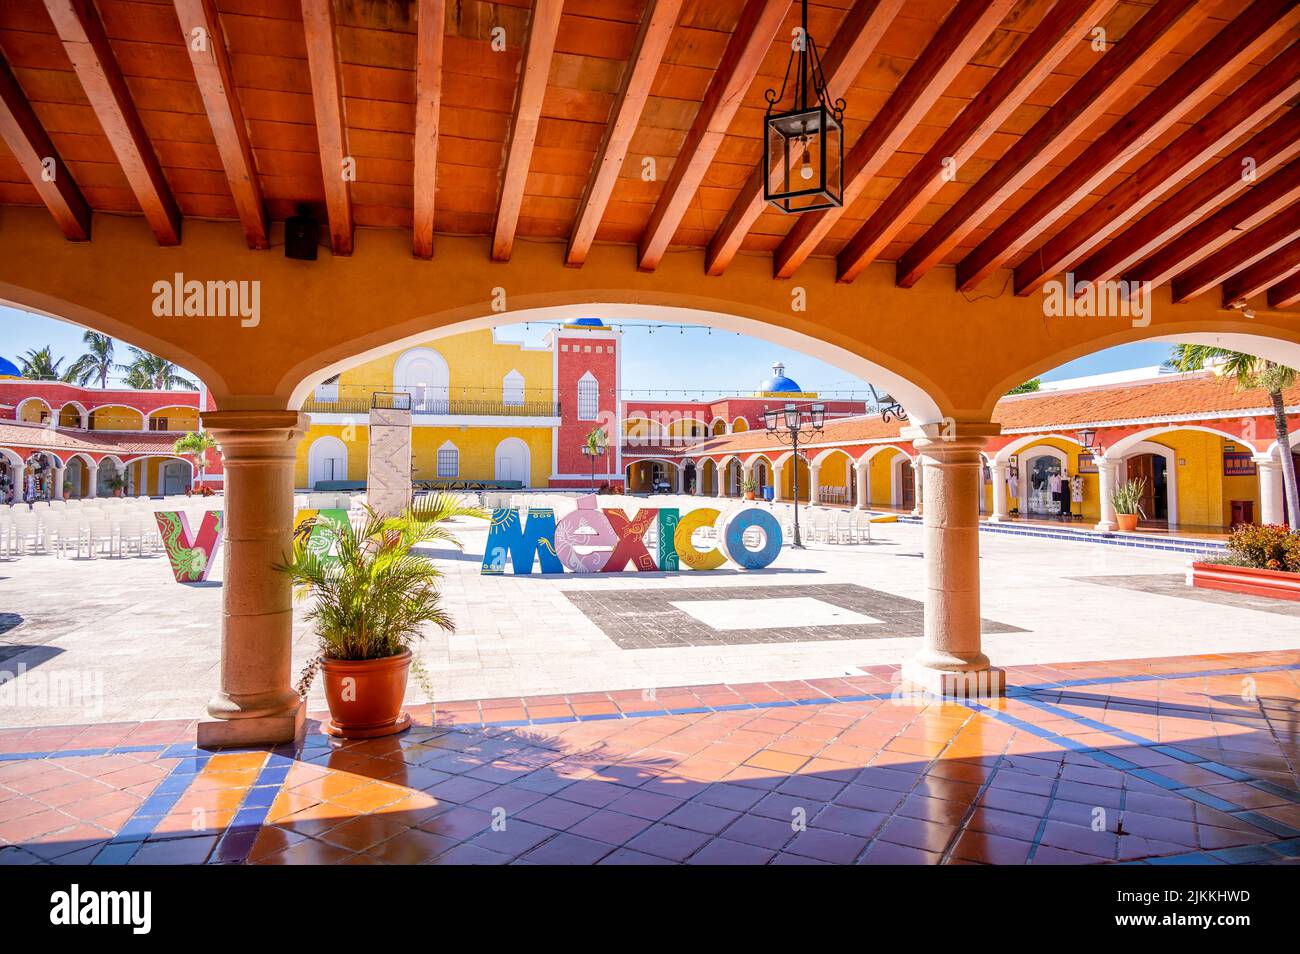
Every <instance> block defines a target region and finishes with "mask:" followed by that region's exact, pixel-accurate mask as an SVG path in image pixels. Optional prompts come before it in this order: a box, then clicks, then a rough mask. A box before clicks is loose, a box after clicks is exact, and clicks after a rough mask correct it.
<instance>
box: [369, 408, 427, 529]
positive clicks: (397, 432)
mask: <svg viewBox="0 0 1300 954" xmlns="http://www.w3.org/2000/svg"><path fill="white" fill-rule="evenodd" d="M369 428H370V430H369V437H370V440H369V445H368V448H367V453H368V456H367V458H366V503H368V504H369V505H370V506H371V507H373V508H374V510H375V512H376V513H379V514H381V515H383V516H388V517H395V516H397V515H398V514H400V513H401V512H402V511H403V510H405V509H406V508H407V507H409V506H410V505H411V411H410V409H409V408H384V407H372V408H371V409H370V419H369ZM435 454H436V451H435Z"/></svg>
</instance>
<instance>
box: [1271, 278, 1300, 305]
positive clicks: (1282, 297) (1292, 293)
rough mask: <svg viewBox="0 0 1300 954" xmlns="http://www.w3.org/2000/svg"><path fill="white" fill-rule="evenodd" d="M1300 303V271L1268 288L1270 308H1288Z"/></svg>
mask: <svg viewBox="0 0 1300 954" xmlns="http://www.w3.org/2000/svg"><path fill="white" fill-rule="evenodd" d="M1298 303H1300V272H1296V274H1294V275H1292V276H1291V277H1290V278H1288V279H1285V280H1284V281H1280V282H1278V283H1277V284H1276V285H1274V286H1273V287H1272V288H1270V289H1269V290H1268V305H1269V307H1270V308H1286V307H1288V306H1290V305H1295V304H1298Z"/></svg>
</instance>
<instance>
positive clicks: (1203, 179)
mask: <svg viewBox="0 0 1300 954" xmlns="http://www.w3.org/2000/svg"><path fill="white" fill-rule="evenodd" d="M1297 157H1300V106H1297V107H1294V108H1292V109H1290V110H1288V111H1287V112H1285V113H1284V114H1283V115H1282V117H1281V118H1280V119H1278V120H1277V121H1276V122H1274V123H1272V124H1270V125H1269V126H1266V127H1265V128H1264V129H1263V130H1262V131H1261V132H1259V133H1258V134H1257V135H1255V136H1253V137H1251V139H1250V140H1249V141H1248V142H1246V143H1245V144H1243V145H1241V146H1239V147H1237V148H1236V149H1234V150H1233V151H1232V153H1230V154H1229V155H1228V156H1227V157H1226V158H1224V159H1222V160H1220V161H1219V162H1217V163H1215V164H1214V165H1213V166H1212V167H1211V168H1210V169H1209V170H1207V171H1206V172H1205V173H1203V174H1201V175H1199V176H1197V177H1196V178H1195V179H1193V180H1192V181H1191V182H1189V183H1188V184H1187V185H1186V186H1184V187H1183V188H1181V189H1179V190H1178V191H1177V192H1175V193H1174V194H1173V195H1171V196H1169V197H1168V198H1167V199H1165V200H1164V201H1163V202H1161V203H1160V204H1159V205H1158V206H1156V207H1155V208H1154V209H1152V210H1151V211H1150V212H1148V213H1147V214H1146V215H1144V216H1143V217H1142V218H1141V219H1139V220H1138V221H1137V222H1136V223H1134V224H1133V225H1130V226H1129V227H1128V228H1127V229H1126V230H1124V231H1123V232H1121V233H1120V234H1119V235H1117V236H1115V237H1114V238H1113V239H1111V240H1110V241H1109V242H1107V243H1106V244H1105V245H1103V246H1102V247H1101V248H1100V249H1098V250H1097V251H1096V252H1094V253H1093V254H1092V255H1091V256H1090V257H1089V258H1088V260H1087V261H1085V262H1084V263H1083V264H1081V265H1079V266H1077V267H1076V268H1075V270H1074V279H1075V284H1076V286H1079V287H1086V286H1087V285H1089V284H1091V283H1092V282H1098V281H1106V280H1108V279H1111V278H1115V277H1116V276H1118V275H1120V274H1122V273H1123V271H1124V270H1125V269H1127V268H1129V267H1130V266H1132V265H1134V264H1136V263H1137V262H1140V261H1141V260H1142V259H1143V258H1144V257H1146V256H1148V255H1150V254H1152V253H1153V252H1155V251H1156V250H1157V249H1158V248H1160V247H1161V246H1163V245H1165V244H1167V243H1169V242H1172V241H1173V240H1174V239H1176V238H1177V237H1178V236H1179V235H1181V234H1182V233H1183V232H1185V231H1187V230H1188V229H1190V228H1192V227H1193V226H1194V225H1196V223H1197V222H1199V221H1200V220H1201V219H1203V218H1204V217H1205V216H1207V215H1209V214H1210V213H1212V212H1213V211H1214V210H1215V209H1217V208H1218V207H1219V206H1221V205H1223V204H1224V203H1225V202H1230V201H1232V200H1233V199H1234V198H1236V197H1237V196H1238V195H1240V194H1241V193H1243V192H1245V191H1246V190H1247V189H1248V188H1250V186H1251V185H1252V184H1253V183H1254V182H1256V181H1258V180H1260V179H1262V178H1263V177H1265V176H1267V175H1268V174H1270V173H1271V172H1273V171H1274V170H1276V169H1279V168H1281V167H1282V166H1284V165H1286V164H1287V163H1288V162H1290V161H1291V160H1293V159H1295V158H1297ZM1247 168H1250V169H1251V170H1253V174H1252V175H1250V176H1247V175H1246V174H1245V171H1246V169H1247Z"/></svg>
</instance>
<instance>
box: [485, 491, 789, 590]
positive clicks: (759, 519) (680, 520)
mask: <svg viewBox="0 0 1300 954" xmlns="http://www.w3.org/2000/svg"><path fill="white" fill-rule="evenodd" d="M656 522H657V524H658V528H659V545H658V547H657V549H658V553H656V554H653V555H652V554H651V553H650V551H649V549H648V548H647V547H646V545H645V540H644V538H645V534H646V531H647V530H649V529H650V526H651V524H653V523H656ZM702 527H714V528H716V530H717V545H716V546H714V547H710V548H709V549H707V550H701V549H699V548H698V547H696V546H695V544H694V543H692V542H691V537H692V536H693V535H694V534H695V531H696V530H699V529H701V528H702ZM752 528H757V529H759V530H761V531H763V534H762V537H763V542H762V545H761V546H759V547H758V548H756V549H750V548H749V547H748V546H746V544H745V531H746V530H750V529H752ZM780 552H781V525H780V523H778V522H777V519H776V518H775V517H774V516H772V515H771V514H770V513H768V512H767V511H766V510H759V509H758V508H757V507H750V508H747V509H743V510H735V511H732V512H730V513H728V514H725V515H723V514H722V513H721V512H720V511H718V510H714V509H713V508H712V507H701V508H700V509H698V510H691V511H689V512H687V513H685V514H682V513H681V512H680V511H678V510H676V509H666V508H665V509H654V508H647V507H643V508H641V509H640V510H638V511H637V513H636V516H635V517H629V516H628V515H627V514H626V513H625V512H624V511H622V510H613V509H610V510H603V509H600V508H598V507H597V506H596V498H595V497H594V496H587V497H582V498H580V499H579V500H578V509H576V510H575V511H573V513H571V514H569V515H568V516H566V517H563V518H561V519H560V521H559V522H558V523H557V522H556V520H555V511H554V510H552V509H551V508H550V507H533V508H531V509H529V511H528V517H527V519H526V520H525V519H524V518H523V517H522V516H521V515H520V512H519V511H518V510H514V509H503V510H493V511H492V526H491V528H490V529H489V530H488V538H487V546H486V547H485V548H484V551H483V572H484V573H487V574H501V573H505V571H506V561H507V560H509V562H510V565H511V567H512V568H513V570H514V572H515V573H532V572H533V563H534V562H538V563H540V564H541V570H542V572H543V573H563V572H564V570H565V568H566V567H567V568H568V569H570V570H572V571H573V572H574V573H617V572H619V571H620V570H623V569H625V568H626V567H627V565H628V564H629V563H630V564H632V565H633V566H634V567H635V568H636V569H637V570H638V571H640V572H649V571H653V570H676V569H679V568H680V567H682V566H685V567H688V568H690V569H692V570H716V569H717V568H718V567H720V566H722V565H723V564H724V563H726V562H727V561H728V560H730V561H731V562H732V563H735V564H737V565H739V566H740V567H741V568H742V569H746V570H761V569H762V568H763V567H765V566H767V565H768V564H769V563H771V562H772V561H773V560H775V559H776V557H777V554H779V553H780Z"/></svg>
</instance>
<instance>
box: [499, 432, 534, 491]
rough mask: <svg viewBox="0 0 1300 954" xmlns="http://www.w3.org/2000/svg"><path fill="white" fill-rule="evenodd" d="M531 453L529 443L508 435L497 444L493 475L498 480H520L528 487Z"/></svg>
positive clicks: (529, 482) (522, 484)
mask: <svg viewBox="0 0 1300 954" xmlns="http://www.w3.org/2000/svg"><path fill="white" fill-rule="evenodd" d="M529 459H530V455H529V452H528V445H527V444H525V443H524V442H523V441H522V440H520V439H519V438H518V437H507V438H506V439H505V440H503V441H502V442H501V443H499V444H497V449H496V455H495V463H494V465H493V477H494V478H495V479H496V480H503V481H516V480H517V481H519V482H520V484H521V486H524V487H527V486H529V484H531V483H532V481H531V479H530V465H529Z"/></svg>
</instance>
